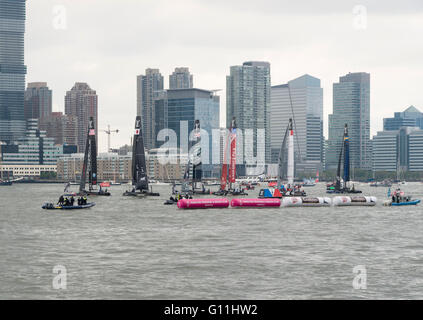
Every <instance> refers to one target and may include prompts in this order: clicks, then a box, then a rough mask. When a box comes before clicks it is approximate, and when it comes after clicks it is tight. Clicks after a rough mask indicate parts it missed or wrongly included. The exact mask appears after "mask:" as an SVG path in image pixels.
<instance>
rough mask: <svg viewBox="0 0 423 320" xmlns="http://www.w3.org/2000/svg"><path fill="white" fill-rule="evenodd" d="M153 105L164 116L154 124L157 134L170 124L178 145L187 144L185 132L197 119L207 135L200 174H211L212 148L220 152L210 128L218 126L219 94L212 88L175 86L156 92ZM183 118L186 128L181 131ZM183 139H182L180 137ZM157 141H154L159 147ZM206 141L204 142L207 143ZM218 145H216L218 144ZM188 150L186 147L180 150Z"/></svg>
mask: <svg viewBox="0 0 423 320" xmlns="http://www.w3.org/2000/svg"><path fill="white" fill-rule="evenodd" d="M155 106H156V108H157V110H160V111H161V112H160V113H161V114H162V115H163V117H161V118H160V121H157V122H156V124H157V126H156V134H157V133H158V132H159V130H161V129H166V128H169V129H170V130H173V132H175V133H176V137H177V143H178V147H179V148H182V146H183V145H184V144H185V146H188V141H187V140H186V139H188V134H190V133H191V131H192V130H193V129H194V122H195V120H200V127H201V129H202V130H205V131H206V132H207V133H208V135H209V137H208V146H209V150H208V152H206V151H205V150H203V152H202V156H203V157H206V156H208V164H207V163H206V162H205V158H203V165H202V168H203V176H204V177H210V176H211V175H212V172H213V167H214V166H213V164H212V162H213V158H212V157H213V152H217V153H219V150H214V149H213V148H214V147H215V146H213V141H212V137H213V130H214V129H219V117H220V98H219V96H216V95H214V94H213V92H212V91H208V90H202V89H196V88H191V89H175V90H166V91H162V92H158V93H157V94H156V99H155ZM183 122H186V124H187V132H181V124H183ZM183 139H185V141H183ZM202 141H203V142H202V143H205V137H202ZM162 143H163V142H160V143H158V144H157V146H158V147H159V146H160V144H162ZM206 144H207V143H206ZM218 148H219V147H218ZM182 151H183V152H187V151H188V150H182Z"/></svg>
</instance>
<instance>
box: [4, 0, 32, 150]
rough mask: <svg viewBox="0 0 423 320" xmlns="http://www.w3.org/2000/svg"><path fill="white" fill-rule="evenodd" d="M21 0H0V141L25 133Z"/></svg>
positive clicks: (23, 24) (16, 137)
mask: <svg viewBox="0 0 423 320" xmlns="http://www.w3.org/2000/svg"><path fill="white" fill-rule="evenodd" d="M24 33H25V0H0V141H6V142H11V141H14V140H17V139H18V138H21V137H23V136H24V135H25V129H26V123H25V119H24V92H25V74H26V66H25V65H24Z"/></svg>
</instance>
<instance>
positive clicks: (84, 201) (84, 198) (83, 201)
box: [82, 196, 87, 205]
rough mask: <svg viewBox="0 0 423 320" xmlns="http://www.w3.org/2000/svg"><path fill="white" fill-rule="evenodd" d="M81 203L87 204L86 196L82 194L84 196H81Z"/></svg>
mask: <svg viewBox="0 0 423 320" xmlns="http://www.w3.org/2000/svg"><path fill="white" fill-rule="evenodd" d="M82 204H83V205H85V204H87V197H86V196H84V197H83V198H82Z"/></svg>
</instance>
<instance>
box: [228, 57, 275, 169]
mask: <svg viewBox="0 0 423 320" xmlns="http://www.w3.org/2000/svg"><path fill="white" fill-rule="evenodd" d="M233 117H235V118H236V123H237V127H238V128H239V129H241V131H242V133H243V134H242V135H243V136H242V137H241V135H240V134H239V133H240V132H239V133H238V135H239V138H238V139H239V140H238V145H239V148H238V149H239V150H240V155H239V158H240V159H242V160H241V161H242V164H241V167H240V166H238V167H239V169H237V170H238V172H239V174H240V175H243V174H246V173H248V172H246V171H245V170H243V169H245V168H246V167H256V166H257V164H258V165H262V164H264V163H263V162H264V161H265V162H266V163H269V162H270V121H269V120H270V118H269V117H270V64H269V63H268V62H260V61H250V62H244V63H243V65H242V66H232V67H231V68H230V75H229V76H227V77H226V124H227V127H228V128H229V127H230V124H231V121H232V118H233ZM238 163H239V161H238Z"/></svg>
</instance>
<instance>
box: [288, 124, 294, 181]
mask: <svg viewBox="0 0 423 320" xmlns="http://www.w3.org/2000/svg"><path fill="white" fill-rule="evenodd" d="M287 179H288V184H289V185H291V186H292V185H294V129H293V128H292V119H289V125H288V168H287Z"/></svg>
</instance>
